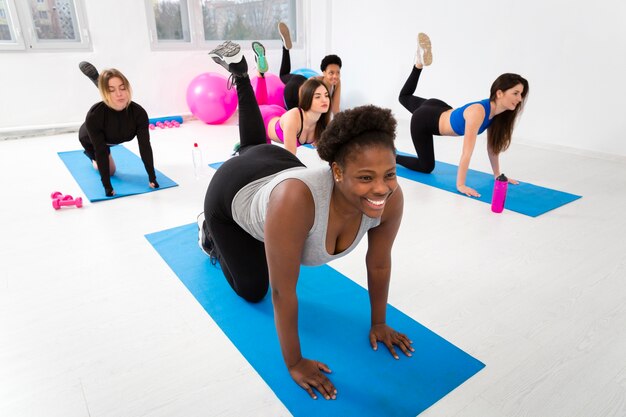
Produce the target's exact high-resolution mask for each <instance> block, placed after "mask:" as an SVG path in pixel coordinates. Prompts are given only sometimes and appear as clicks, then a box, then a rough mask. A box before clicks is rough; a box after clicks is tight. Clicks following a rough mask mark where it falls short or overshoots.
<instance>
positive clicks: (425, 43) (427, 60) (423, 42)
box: [417, 33, 433, 66]
mask: <svg viewBox="0 0 626 417" xmlns="http://www.w3.org/2000/svg"><path fill="white" fill-rule="evenodd" d="M417 41H418V43H419V45H420V48H422V51H424V56H423V61H424V66H428V65H430V64H432V63H433V51H432V47H431V44H430V38H429V37H428V35H427V34H425V33H419V34H418V35H417Z"/></svg>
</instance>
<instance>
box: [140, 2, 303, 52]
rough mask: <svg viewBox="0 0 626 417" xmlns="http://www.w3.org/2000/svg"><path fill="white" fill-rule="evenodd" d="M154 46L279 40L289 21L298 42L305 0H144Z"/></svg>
mask: <svg viewBox="0 0 626 417" xmlns="http://www.w3.org/2000/svg"><path fill="white" fill-rule="evenodd" d="M145 1H146V11H147V16H148V24H149V27H150V28H151V29H150V39H151V43H152V48H153V49H184V48H193V49H200V48H207V47H209V46H210V45H208V44H213V45H214V44H216V43H217V42H221V41H222V40H239V41H241V40H262V41H266V42H267V41H268V40H269V41H270V44H271V40H276V45H278V41H279V40H280V35H279V33H278V30H277V28H276V27H277V25H278V22H281V21H283V22H286V23H287V24H288V25H289V28H290V29H291V32H292V40H293V41H294V42H297V33H298V31H297V25H296V24H297V19H296V16H297V10H296V8H297V4H299V3H301V1H302V0H145Z"/></svg>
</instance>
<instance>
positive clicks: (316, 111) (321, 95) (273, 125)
mask: <svg viewBox="0 0 626 417" xmlns="http://www.w3.org/2000/svg"><path fill="white" fill-rule="evenodd" d="M231 44H232V45H237V44H234V43H232V42H231ZM252 50H253V51H254V53H255V57H254V58H255V61H256V62H257V70H258V73H259V77H258V78H257V88H256V99H257V103H258V104H259V108H260V110H261V116H262V117H263V123H264V125H265V131H266V135H267V136H266V137H267V141H268V143H269V142H270V141H274V142H278V143H283V144H284V145H285V149H287V150H288V151H289V152H291V153H293V154H294V155H295V154H296V149H297V148H298V147H299V146H301V145H304V144H307V143H311V144H312V143H315V141H316V140H317V139H318V138H319V137H320V135H321V134H322V132H323V131H324V129H325V128H326V125H327V124H328V121H329V118H330V113H329V111H328V110H329V108H330V99H329V97H328V89H327V87H326V85H325V84H324V83H323V82H322V81H321V80H317V79H308V80H306V81H305V82H304V84H302V86H301V88H300V94H299V102H298V106H297V107H294V108H292V109H290V110H285V109H284V108H283V107H281V106H277V105H275V104H268V97H267V83H266V80H265V72H267V70H268V65H267V59H266V58H265V48H264V47H263V45H261V44H260V43H259V42H256V41H255V42H252Z"/></svg>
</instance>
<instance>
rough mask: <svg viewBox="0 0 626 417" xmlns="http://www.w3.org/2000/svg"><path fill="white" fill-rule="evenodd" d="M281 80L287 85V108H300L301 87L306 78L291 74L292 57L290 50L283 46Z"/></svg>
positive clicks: (285, 94)
mask: <svg viewBox="0 0 626 417" xmlns="http://www.w3.org/2000/svg"><path fill="white" fill-rule="evenodd" d="M280 80H281V81H282V82H283V83H284V84H285V93H284V96H285V107H286V108H287V110H290V109H293V108H294V107H298V100H299V95H298V94H299V92H300V87H301V86H302V84H304V82H305V81H306V77H304V76H302V75H300V74H291V56H290V55H289V49H287V48H285V47H284V46H283V57H282V60H281V61H280Z"/></svg>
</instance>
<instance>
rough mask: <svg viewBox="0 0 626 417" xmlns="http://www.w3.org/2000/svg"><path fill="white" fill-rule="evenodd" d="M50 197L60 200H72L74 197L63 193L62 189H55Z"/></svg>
mask: <svg viewBox="0 0 626 417" xmlns="http://www.w3.org/2000/svg"><path fill="white" fill-rule="evenodd" d="M50 198H51V199H53V200H55V199H57V198H58V199H60V200H72V199H73V198H74V197H72V196H71V195H69V194H68V195H63V193H62V192H60V191H53V192H52V194H50Z"/></svg>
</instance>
